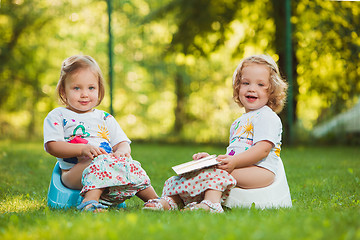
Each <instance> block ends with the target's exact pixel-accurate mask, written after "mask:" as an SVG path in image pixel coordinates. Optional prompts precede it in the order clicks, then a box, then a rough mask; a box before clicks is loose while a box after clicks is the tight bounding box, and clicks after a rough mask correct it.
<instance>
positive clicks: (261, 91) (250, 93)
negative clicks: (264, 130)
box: [239, 63, 270, 112]
mask: <svg viewBox="0 0 360 240" xmlns="http://www.w3.org/2000/svg"><path fill="white" fill-rule="evenodd" d="M241 73H242V74H241V75H242V76H241V79H240V90H239V99H240V101H241V103H242V104H243V106H244V108H245V111H246V112H249V111H254V110H257V109H259V108H262V107H263V106H265V105H266V104H267V103H268V101H269V96H270V94H269V92H268V90H269V87H270V70H269V68H268V67H267V66H265V65H263V64H258V63H250V64H247V65H246V66H244V67H243V69H242V71H241Z"/></svg>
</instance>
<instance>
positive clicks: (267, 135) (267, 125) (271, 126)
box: [253, 111, 282, 146]
mask: <svg viewBox="0 0 360 240" xmlns="http://www.w3.org/2000/svg"><path fill="white" fill-rule="evenodd" d="M253 124H254V139H253V143H254V144H255V143H257V142H260V141H264V140H267V141H270V142H272V143H273V144H274V146H276V144H277V143H278V142H280V141H281V133H282V124H281V120H280V118H279V116H277V115H276V113H274V112H270V111H266V112H263V113H262V114H261V116H259V117H258V118H257V119H256V120H255V121H254V123H253Z"/></svg>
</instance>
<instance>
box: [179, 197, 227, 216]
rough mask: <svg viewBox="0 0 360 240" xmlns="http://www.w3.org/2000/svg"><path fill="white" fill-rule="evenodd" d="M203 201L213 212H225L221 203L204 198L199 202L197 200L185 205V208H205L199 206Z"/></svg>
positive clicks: (191, 209)
mask: <svg viewBox="0 0 360 240" xmlns="http://www.w3.org/2000/svg"><path fill="white" fill-rule="evenodd" d="M201 203H202V204H205V205H206V206H208V207H209V211H210V212H211V213H223V212H224V209H223V208H222V206H221V203H213V202H211V201H209V200H202V201H201V202H200V203H197V202H192V203H189V204H187V205H186V206H185V207H184V209H188V210H190V211H194V210H199V209H204V208H202V207H199V204H201ZM205 210H206V209H205Z"/></svg>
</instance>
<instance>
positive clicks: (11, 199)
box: [0, 194, 46, 213]
mask: <svg viewBox="0 0 360 240" xmlns="http://www.w3.org/2000/svg"><path fill="white" fill-rule="evenodd" d="M45 206H46V202H45V200H44V199H42V200H39V199H33V198H30V196H29V194H27V195H26V196H24V195H18V196H16V195H15V196H6V197H5V199H2V200H1V201H0V213H20V212H27V211H35V210H39V209H40V208H43V207H45Z"/></svg>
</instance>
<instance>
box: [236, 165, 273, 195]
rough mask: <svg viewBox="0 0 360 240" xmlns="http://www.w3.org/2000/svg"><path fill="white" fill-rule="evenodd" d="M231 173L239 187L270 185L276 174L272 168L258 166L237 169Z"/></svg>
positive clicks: (248, 187) (250, 187)
mask: <svg viewBox="0 0 360 240" xmlns="http://www.w3.org/2000/svg"><path fill="white" fill-rule="evenodd" d="M231 175H232V176H233V177H234V178H235V179H236V181H237V184H236V186H237V187H240V188H245V189H246V188H247V189H252V188H262V187H266V186H269V185H270V184H272V183H273V182H274V180H275V174H274V173H273V172H271V171H270V170H268V169H266V168H262V167H258V166H250V167H245V168H238V169H235V170H234V171H233V172H232V173H231Z"/></svg>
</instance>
